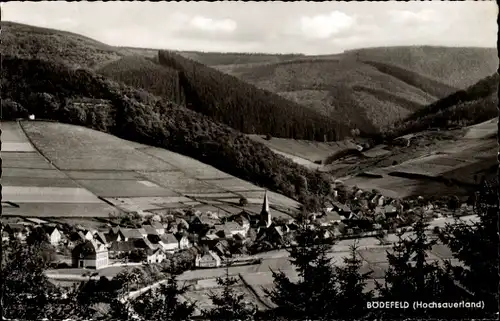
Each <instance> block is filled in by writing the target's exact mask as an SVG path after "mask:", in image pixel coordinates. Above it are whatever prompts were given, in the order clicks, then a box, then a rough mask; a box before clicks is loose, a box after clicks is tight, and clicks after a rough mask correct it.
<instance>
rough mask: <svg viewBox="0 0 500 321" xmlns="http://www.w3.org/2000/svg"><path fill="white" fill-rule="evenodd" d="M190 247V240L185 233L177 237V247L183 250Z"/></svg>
mask: <svg viewBox="0 0 500 321" xmlns="http://www.w3.org/2000/svg"><path fill="white" fill-rule="evenodd" d="M190 247H191V242H190V241H189V239H188V237H187V236H186V235H182V236H181V237H179V249H180V250H184V249H188V248H190Z"/></svg>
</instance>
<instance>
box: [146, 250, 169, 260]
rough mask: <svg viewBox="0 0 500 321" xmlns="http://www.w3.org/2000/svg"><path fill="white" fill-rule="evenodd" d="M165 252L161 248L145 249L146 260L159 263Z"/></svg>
mask: <svg viewBox="0 0 500 321" xmlns="http://www.w3.org/2000/svg"><path fill="white" fill-rule="evenodd" d="M165 258H166V256H165V253H164V252H163V250H162V249H161V248H157V249H154V250H147V251H146V261H147V262H148V263H161V262H163V261H165Z"/></svg>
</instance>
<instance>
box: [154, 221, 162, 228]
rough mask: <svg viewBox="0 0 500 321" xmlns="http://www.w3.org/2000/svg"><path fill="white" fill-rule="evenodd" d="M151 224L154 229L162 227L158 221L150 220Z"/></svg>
mask: <svg viewBox="0 0 500 321" xmlns="http://www.w3.org/2000/svg"><path fill="white" fill-rule="evenodd" d="M151 226H152V227H154V228H155V229H158V230H160V229H163V225H161V223H160V222H156V221H155V222H152V223H151Z"/></svg>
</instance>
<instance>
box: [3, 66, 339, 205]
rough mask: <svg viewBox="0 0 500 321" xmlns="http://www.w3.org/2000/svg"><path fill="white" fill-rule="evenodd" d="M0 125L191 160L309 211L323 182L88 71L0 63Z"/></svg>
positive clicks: (225, 130) (326, 187)
mask: <svg viewBox="0 0 500 321" xmlns="http://www.w3.org/2000/svg"><path fill="white" fill-rule="evenodd" d="M2 66H3V72H2V82H1V84H2V92H1V95H2V97H1V98H2V102H3V106H2V107H3V108H2V112H3V115H2V119H4V120H8V119H13V118H18V117H26V116H27V114H30V113H33V114H35V115H36V116H37V118H45V119H53V120H56V121H60V122H65V123H71V124H75V125H83V126H86V127H89V128H92V129H97V130H100V131H103V132H107V133H111V134H113V135H115V136H118V137H120V138H123V139H128V140H133V141H136V142H138V143H143V144H147V145H151V146H156V147H163V148H167V149H169V150H172V151H174V152H178V153H180V154H184V155H187V156H190V157H193V158H195V159H197V160H200V161H202V162H203V163H206V164H209V165H212V166H214V167H215V168H217V169H220V170H223V171H225V172H226V173H228V174H231V175H234V176H236V177H239V178H241V179H244V180H248V181H250V182H252V183H254V184H256V185H258V186H262V187H265V188H268V189H270V190H273V191H275V192H278V193H282V194H284V195H286V196H288V197H291V198H294V199H299V200H300V201H303V202H305V203H306V205H309V202H311V201H313V202H314V199H315V196H316V195H325V194H327V193H329V191H330V181H329V179H328V178H327V177H325V176H323V175H322V174H320V173H317V172H311V171H308V170H306V169H305V168H303V167H301V166H298V165H296V164H294V163H293V162H292V161H289V160H287V159H285V158H283V157H281V156H277V155H275V154H274V153H273V152H272V151H271V150H270V149H268V148H267V147H265V146H264V145H262V144H259V143H256V142H253V141H252V140H250V139H249V138H247V137H245V136H244V135H242V134H241V133H238V132H236V131H234V130H233V129H231V128H229V127H227V126H224V125H221V124H217V123H214V122H213V121H211V120H209V119H208V118H207V117H205V116H203V115H201V114H199V113H195V112H193V111H191V110H189V109H187V108H184V107H181V106H178V105H176V104H174V103H171V102H169V101H166V100H164V99H161V98H159V97H157V96H153V95H151V94H149V93H147V92H144V91H140V90H137V89H134V88H131V87H127V86H125V85H121V84H119V83H116V82H113V81H111V80H108V79H105V78H103V77H102V76H98V75H95V74H94V73H92V72H90V71H85V70H73V69H70V68H68V67H66V66H64V65H63V64H59V63H56V62H48V61H42V60H35V59H21V58H15V57H3V61H2Z"/></svg>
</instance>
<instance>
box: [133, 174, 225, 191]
mask: <svg viewBox="0 0 500 321" xmlns="http://www.w3.org/2000/svg"><path fill="white" fill-rule="evenodd" d="M140 173H141V174H142V175H143V176H144V177H146V178H147V179H149V180H150V181H152V182H155V183H157V184H159V185H162V186H166V187H168V188H170V189H172V190H174V191H176V192H178V193H182V194H189V193H224V192H225V190H224V189H222V188H219V187H217V186H216V185H215V184H209V183H207V182H204V181H201V180H198V179H196V178H192V177H189V176H188V175H187V174H186V173H184V172H181V171H175V172H174V171H169V172H140Z"/></svg>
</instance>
